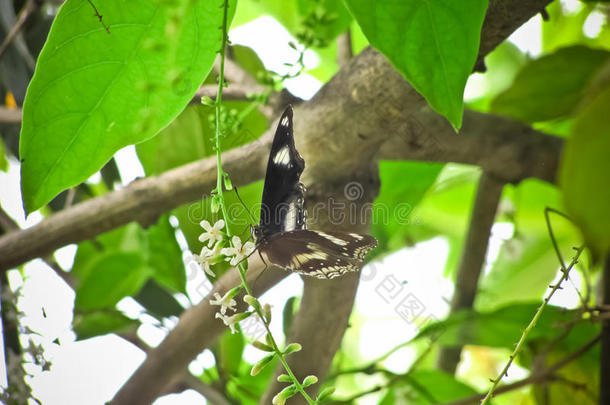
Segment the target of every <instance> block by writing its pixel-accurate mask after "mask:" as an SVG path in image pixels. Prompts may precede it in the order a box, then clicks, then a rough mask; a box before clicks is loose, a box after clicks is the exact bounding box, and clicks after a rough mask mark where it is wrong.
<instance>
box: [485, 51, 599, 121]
mask: <svg viewBox="0 0 610 405" xmlns="http://www.w3.org/2000/svg"><path fill="white" fill-rule="evenodd" d="M608 60H610V52H609V51H604V50H600V49H591V48H587V47H585V46H580V45H579V46H572V47H569V48H563V49H560V50H558V51H556V52H555V53H553V54H551V55H546V56H543V57H541V58H540V59H537V60H535V61H532V62H530V63H529V64H528V65H526V66H525V67H524V68H523V69H522V70H521V72H519V74H518V75H517V77H516V78H515V81H514V83H513V85H512V86H511V87H510V88H509V89H508V90H506V91H505V92H503V93H501V94H500V95H498V97H496V98H495V99H494V100H493V102H492V104H491V109H492V111H493V112H496V113H499V114H506V115H509V116H511V117H514V118H517V119H520V120H523V121H526V122H534V121H546V120H550V119H554V118H559V117H564V116H566V115H569V114H570V113H571V112H572V111H574V109H575V108H576V107H577V106H578V103H579V102H580V101H581V100H582V98H583V96H584V95H585V90H586V89H587V85H588V84H589V82H590V81H591V80H592V79H593V77H594V75H595V74H596V72H598V71H599V70H600V68H601V67H602V66H603V65H604V63H606V62H607V61H608ZM575 61H578V63H575Z"/></svg>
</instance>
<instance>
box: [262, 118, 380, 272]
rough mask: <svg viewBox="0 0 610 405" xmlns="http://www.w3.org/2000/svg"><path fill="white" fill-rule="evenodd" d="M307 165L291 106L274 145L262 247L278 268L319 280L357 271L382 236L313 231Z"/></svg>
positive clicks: (267, 179)
mask: <svg viewBox="0 0 610 405" xmlns="http://www.w3.org/2000/svg"><path fill="white" fill-rule="evenodd" d="M304 169H305V161H304V160H303V158H302V157H301V156H300V155H299V152H298V151H297V149H296V146H295V143H294V135H293V127H292V108H291V107H288V108H287V109H286V111H284V113H283V114H282V117H281V118H280V123H279V125H278V128H277V131H276V133H275V136H274V139H273V144H272V145H271V153H270V154H269V161H268V163H267V173H266V175H265V185H264V186H263V199H262V205H261V216H260V223H259V224H258V225H257V226H255V227H254V228H253V234H254V238H255V240H256V247H257V249H258V251H259V252H260V253H261V254H262V255H263V256H264V258H265V259H266V260H267V261H268V262H271V263H272V264H274V265H276V266H279V267H282V268H284V269H286V270H289V271H294V272H297V273H301V274H304V275H309V276H314V277H318V278H334V277H338V276H340V275H342V274H344V273H346V272H350V271H358V270H359V269H360V268H361V267H362V264H363V261H364V258H365V256H366V254H367V253H368V251H369V250H371V249H372V248H374V247H375V246H377V240H376V239H375V238H373V237H372V236H370V235H361V234H357V233H346V232H320V231H313V230H308V229H307V224H306V219H307V218H306V217H307V212H306V211H305V207H304V204H305V186H304V185H303V183H301V182H300V177H301V173H302V172H303V170H304Z"/></svg>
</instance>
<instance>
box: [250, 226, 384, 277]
mask: <svg viewBox="0 0 610 405" xmlns="http://www.w3.org/2000/svg"><path fill="white" fill-rule="evenodd" d="M376 245H377V241H376V240H375V238H373V237H372V236H369V235H360V234H356V233H343V232H319V231H309V230H299V231H293V232H285V233H283V234H281V235H278V236H276V237H273V238H270V239H269V240H268V241H266V243H264V244H263V245H262V246H261V247H260V249H261V253H263V254H264V255H265V256H266V257H267V259H268V260H269V261H270V262H271V263H273V264H275V265H277V266H279V267H282V268H284V269H287V270H291V271H295V272H298V273H302V274H305V275H309V276H314V277H318V278H334V277H338V276H340V275H342V274H344V273H347V272H351V271H358V270H359V269H360V268H361V267H362V263H363V260H364V258H365V256H366V254H367V253H368V252H369V251H370V250H371V249H373V248H374V247H375V246H376Z"/></svg>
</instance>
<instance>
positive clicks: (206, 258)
mask: <svg viewBox="0 0 610 405" xmlns="http://www.w3.org/2000/svg"><path fill="white" fill-rule="evenodd" d="M221 251H222V244H221V243H216V244H215V245H214V247H213V248H212V249H209V248H208V247H207V246H204V247H203V248H202V249H201V252H200V253H199V254H198V255H192V256H191V260H194V261H196V262H197V264H199V266H201V268H202V269H203V271H205V272H206V273H207V274H209V275H210V276H212V277H216V274H214V272H213V271H212V269H211V268H210V265H211V264H212V260H213V259H214V258H215V257H217V256H219V255H220V254H221Z"/></svg>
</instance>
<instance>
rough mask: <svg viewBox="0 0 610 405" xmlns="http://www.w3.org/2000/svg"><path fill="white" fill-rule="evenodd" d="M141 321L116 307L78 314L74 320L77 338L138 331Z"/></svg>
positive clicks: (82, 338)
mask: <svg viewBox="0 0 610 405" xmlns="http://www.w3.org/2000/svg"><path fill="white" fill-rule="evenodd" d="M139 324H140V323H139V322H138V321H136V320H135V319H131V318H128V317H126V316H125V315H123V314H122V313H121V312H119V311H117V310H115V309H106V310H103V311H95V312H91V313H86V314H82V315H76V316H75V317H74V321H73V326H72V327H73V329H74V333H76V339H77V340H84V339H89V338H92V337H95V336H100V335H105V334H108V333H119V332H134V333H135V332H136V330H137V328H138V326H139Z"/></svg>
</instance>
